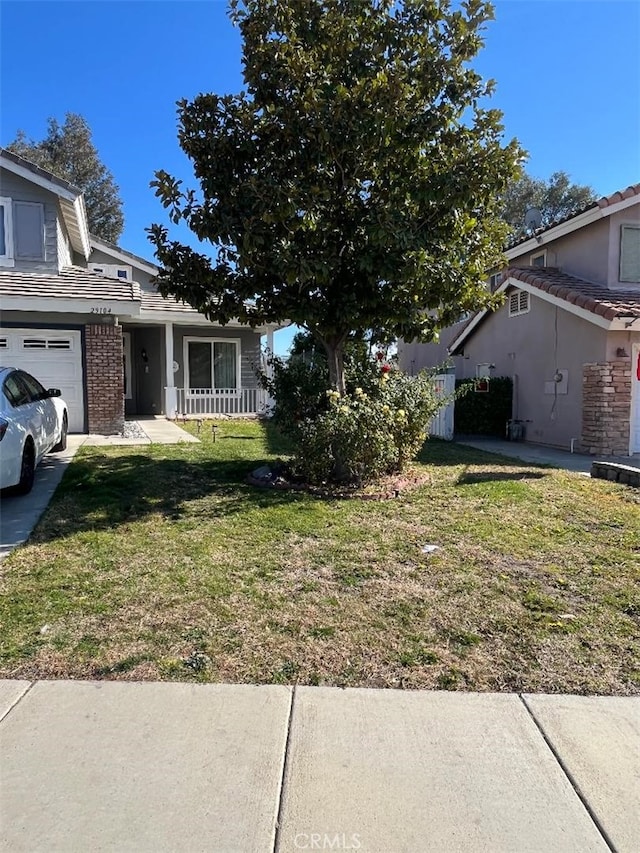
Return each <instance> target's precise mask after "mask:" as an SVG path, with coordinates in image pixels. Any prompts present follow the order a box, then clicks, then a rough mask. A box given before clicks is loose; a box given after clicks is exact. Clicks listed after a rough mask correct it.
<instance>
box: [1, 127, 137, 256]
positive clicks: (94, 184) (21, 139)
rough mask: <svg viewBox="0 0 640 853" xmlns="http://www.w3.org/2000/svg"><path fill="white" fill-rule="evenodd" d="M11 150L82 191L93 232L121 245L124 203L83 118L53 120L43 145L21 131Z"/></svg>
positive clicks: (10, 147) (42, 141)
mask: <svg viewBox="0 0 640 853" xmlns="http://www.w3.org/2000/svg"><path fill="white" fill-rule="evenodd" d="M8 148H9V150H10V151H13V152H15V153H16V154H19V155H20V156H21V157H24V158H25V159H27V160H30V161H31V162H32V163H35V164H36V165H37V166H41V167H42V168H43V169H47V170H48V171H49V172H53V174H54V175H57V176H58V177H59V178H64V179H65V180H67V181H69V182H70V183H72V184H74V185H75V186H76V187H78V189H80V190H82V192H83V193H84V203H85V207H86V210H87V219H88V221H89V229H90V230H91V232H92V233H93V234H95V235H96V236H97V237H101V238H102V239H103V240H109V241H111V242H112V243H116V242H117V241H118V238H119V237H120V235H121V234H122V230H123V228H124V216H123V214H122V199H121V198H120V194H119V192H118V187H117V185H116V183H115V181H114V179H113V175H112V174H111V172H110V171H109V170H108V169H107V167H106V166H105V165H104V163H102V162H101V160H100V157H99V155H98V152H97V150H96V147H95V146H94V144H93V142H92V141H91V129H90V128H89V125H88V124H87V122H86V121H85V119H84V118H83V117H82V116H80V115H77V114H76V113H67V114H66V116H65V120H64V123H63V124H59V122H58V121H57V119H55V118H49V119H48V123H47V135H46V136H45V138H44V139H42V140H40V141H39V142H37V141H35V140H33V139H27V137H26V135H25V133H24V132H23V131H22V130H19V131H18V134H17V136H16V138H15V140H14V141H13V142H12V143H11V144H10V145H9V146H8Z"/></svg>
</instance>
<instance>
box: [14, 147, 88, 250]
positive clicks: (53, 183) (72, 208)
mask: <svg viewBox="0 0 640 853" xmlns="http://www.w3.org/2000/svg"><path fill="white" fill-rule="evenodd" d="M0 166H2V167H3V168H5V169H8V171H10V172H13V174H15V175H18V176H19V177H21V178H24V179H25V180H27V181H31V182H32V183H34V184H36V185H37V186H39V187H42V188H43V189H45V190H47V191H48V192H51V193H54V194H55V195H57V196H58V200H59V204H60V210H61V212H62V218H63V219H64V223H65V225H66V227H67V231H68V232H69V238H70V240H71V245H72V246H73V248H74V250H75V251H76V252H78V253H79V254H81V255H83V256H84V257H85V258H88V257H89V254H90V253H91V246H90V244H89V226H88V224H87V212H86V209H85V206H84V196H83V194H82V191H81V190H80V189H78V187H76V186H74V185H73V184H71V183H69V181H65V180H64V179H63V178H59V177H58V176H57V175H54V174H53V172H49V171H47V169H42V168H41V167H40V166H36V164H35V163H32V162H31V161H30V160H26V159H25V158H24V157H20V155H19V154H14V153H13V151H8V150H7V149H6V148H0Z"/></svg>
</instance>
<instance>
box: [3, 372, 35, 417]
mask: <svg viewBox="0 0 640 853" xmlns="http://www.w3.org/2000/svg"><path fill="white" fill-rule="evenodd" d="M2 390H3V392H4V396H5V397H6V398H7V400H8V401H9V402H10V403H11V405H12V406H13V407H14V408H16V407H17V406H24V405H25V403H29V402H30V401H31V398H30V396H29V391H28V390H27V386H26V385H25V384H24V382H23V381H22V379H21V378H20V376H19V374H17V373H10V374H9V375H8V376H7V378H6V379H5V380H4V385H3V386H2Z"/></svg>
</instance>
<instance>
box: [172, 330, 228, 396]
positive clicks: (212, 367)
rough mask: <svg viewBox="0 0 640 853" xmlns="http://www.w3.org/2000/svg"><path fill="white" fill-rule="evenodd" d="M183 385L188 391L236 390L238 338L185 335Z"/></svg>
mask: <svg viewBox="0 0 640 853" xmlns="http://www.w3.org/2000/svg"><path fill="white" fill-rule="evenodd" d="M185 350H186V352H185V360H184V361H185V365H186V370H187V375H186V377H185V385H186V387H187V389H188V392H189V393H191V394H193V393H198V392H199V391H207V390H211V389H214V390H216V391H229V390H232V391H236V390H238V388H239V378H240V342H239V341H237V340H226V341H223V340H213V339H211V338H188V339H186V340H185Z"/></svg>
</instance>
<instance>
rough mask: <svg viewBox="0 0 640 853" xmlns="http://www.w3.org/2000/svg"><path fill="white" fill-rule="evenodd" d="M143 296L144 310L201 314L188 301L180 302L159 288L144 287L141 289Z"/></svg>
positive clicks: (142, 306) (142, 305)
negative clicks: (163, 294)
mask: <svg viewBox="0 0 640 853" xmlns="http://www.w3.org/2000/svg"><path fill="white" fill-rule="evenodd" d="M140 294H141V297H142V304H141V306H140V307H141V308H142V310H143V311H180V312H186V313H189V314H199V313H200V312H199V311H198V310H197V309H196V308H194V307H193V305H189V304H188V303H187V302H180V301H179V300H177V299H174V298H173V297H172V296H169V297H165V296H162V294H161V293H158V291H157V290H151V289H149V288H147V287H143V288H142V289H141V291H140Z"/></svg>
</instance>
